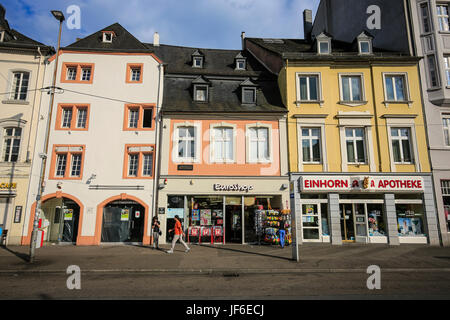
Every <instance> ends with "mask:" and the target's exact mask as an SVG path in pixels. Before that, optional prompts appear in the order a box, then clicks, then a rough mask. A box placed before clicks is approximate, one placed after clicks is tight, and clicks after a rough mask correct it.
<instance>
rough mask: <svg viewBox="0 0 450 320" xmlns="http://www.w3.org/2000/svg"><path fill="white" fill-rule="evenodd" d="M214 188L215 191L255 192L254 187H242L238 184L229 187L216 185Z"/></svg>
mask: <svg viewBox="0 0 450 320" xmlns="http://www.w3.org/2000/svg"><path fill="white" fill-rule="evenodd" d="M213 187H214V191H243V192H249V191H251V190H253V186H252V185H240V184H238V183H235V184H229V185H225V184H220V183H215V184H214V186H213Z"/></svg>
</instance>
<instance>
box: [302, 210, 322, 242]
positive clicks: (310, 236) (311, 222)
mask: <svg viewBox="0 0 450 320" xmlns="http://www.w3.org/2000/svg"><path fill="white" fill-rule="evenodd" d="M319 218H320V219H321V218H322V217H321V216H319V205H318V204H303V205H302V230H303V239H304V240H319V239H320V221H319Z"/></svg>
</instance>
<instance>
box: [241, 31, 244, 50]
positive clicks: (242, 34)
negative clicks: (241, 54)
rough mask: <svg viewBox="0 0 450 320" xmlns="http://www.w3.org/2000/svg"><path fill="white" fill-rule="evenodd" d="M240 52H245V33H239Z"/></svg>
mask: <svg viewBox="0 0 450 320" xmlns="http://www.w3.org/2000/svg"><path fill="white" fill-rule="evenodd" d="M241 42H242V50H245V32H244V31H242V32H241Z"/></svg>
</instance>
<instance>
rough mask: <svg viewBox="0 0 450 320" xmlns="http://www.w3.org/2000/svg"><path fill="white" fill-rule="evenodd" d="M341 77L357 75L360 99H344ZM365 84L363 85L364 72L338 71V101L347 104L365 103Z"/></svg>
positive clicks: (351, 93) (357, 104) (351, 95)
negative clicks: (359, 85)
mask: <svg viewBox="0 0 450 320" xmlns="http://www.w3.org/2000/svg"><path fill="white" fill-rule="evenodd" d="M343 77H359V78H360V84H361V99H362V100H349V101H346V100H344V89H343V85H342V84H343V82H342V80H343V79H342V78H343ZM349 82H350V86H349V88H350V97H351V98H353V91H352V86H351V81H349ZM365 91H366V90H365V86H364V74H363V73H339V93H340V103H341V104H344V105H348V106H352V107H353V106H361V105H364V104H366V103H367V101H366V93H365Z"/></svg>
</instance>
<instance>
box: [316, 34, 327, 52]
mask: <svg viewBox="0 0 450 320" xmlns="http://www.w3.org/2000/svg"><path fill="white" fill-rule="evenodd" d="M316 41H317V53H318V54H331V37H329V36H328V35H326V34H325V33H323V32H322V33H321V34H319V35H318V36H317V37H316Z"/></svg>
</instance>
